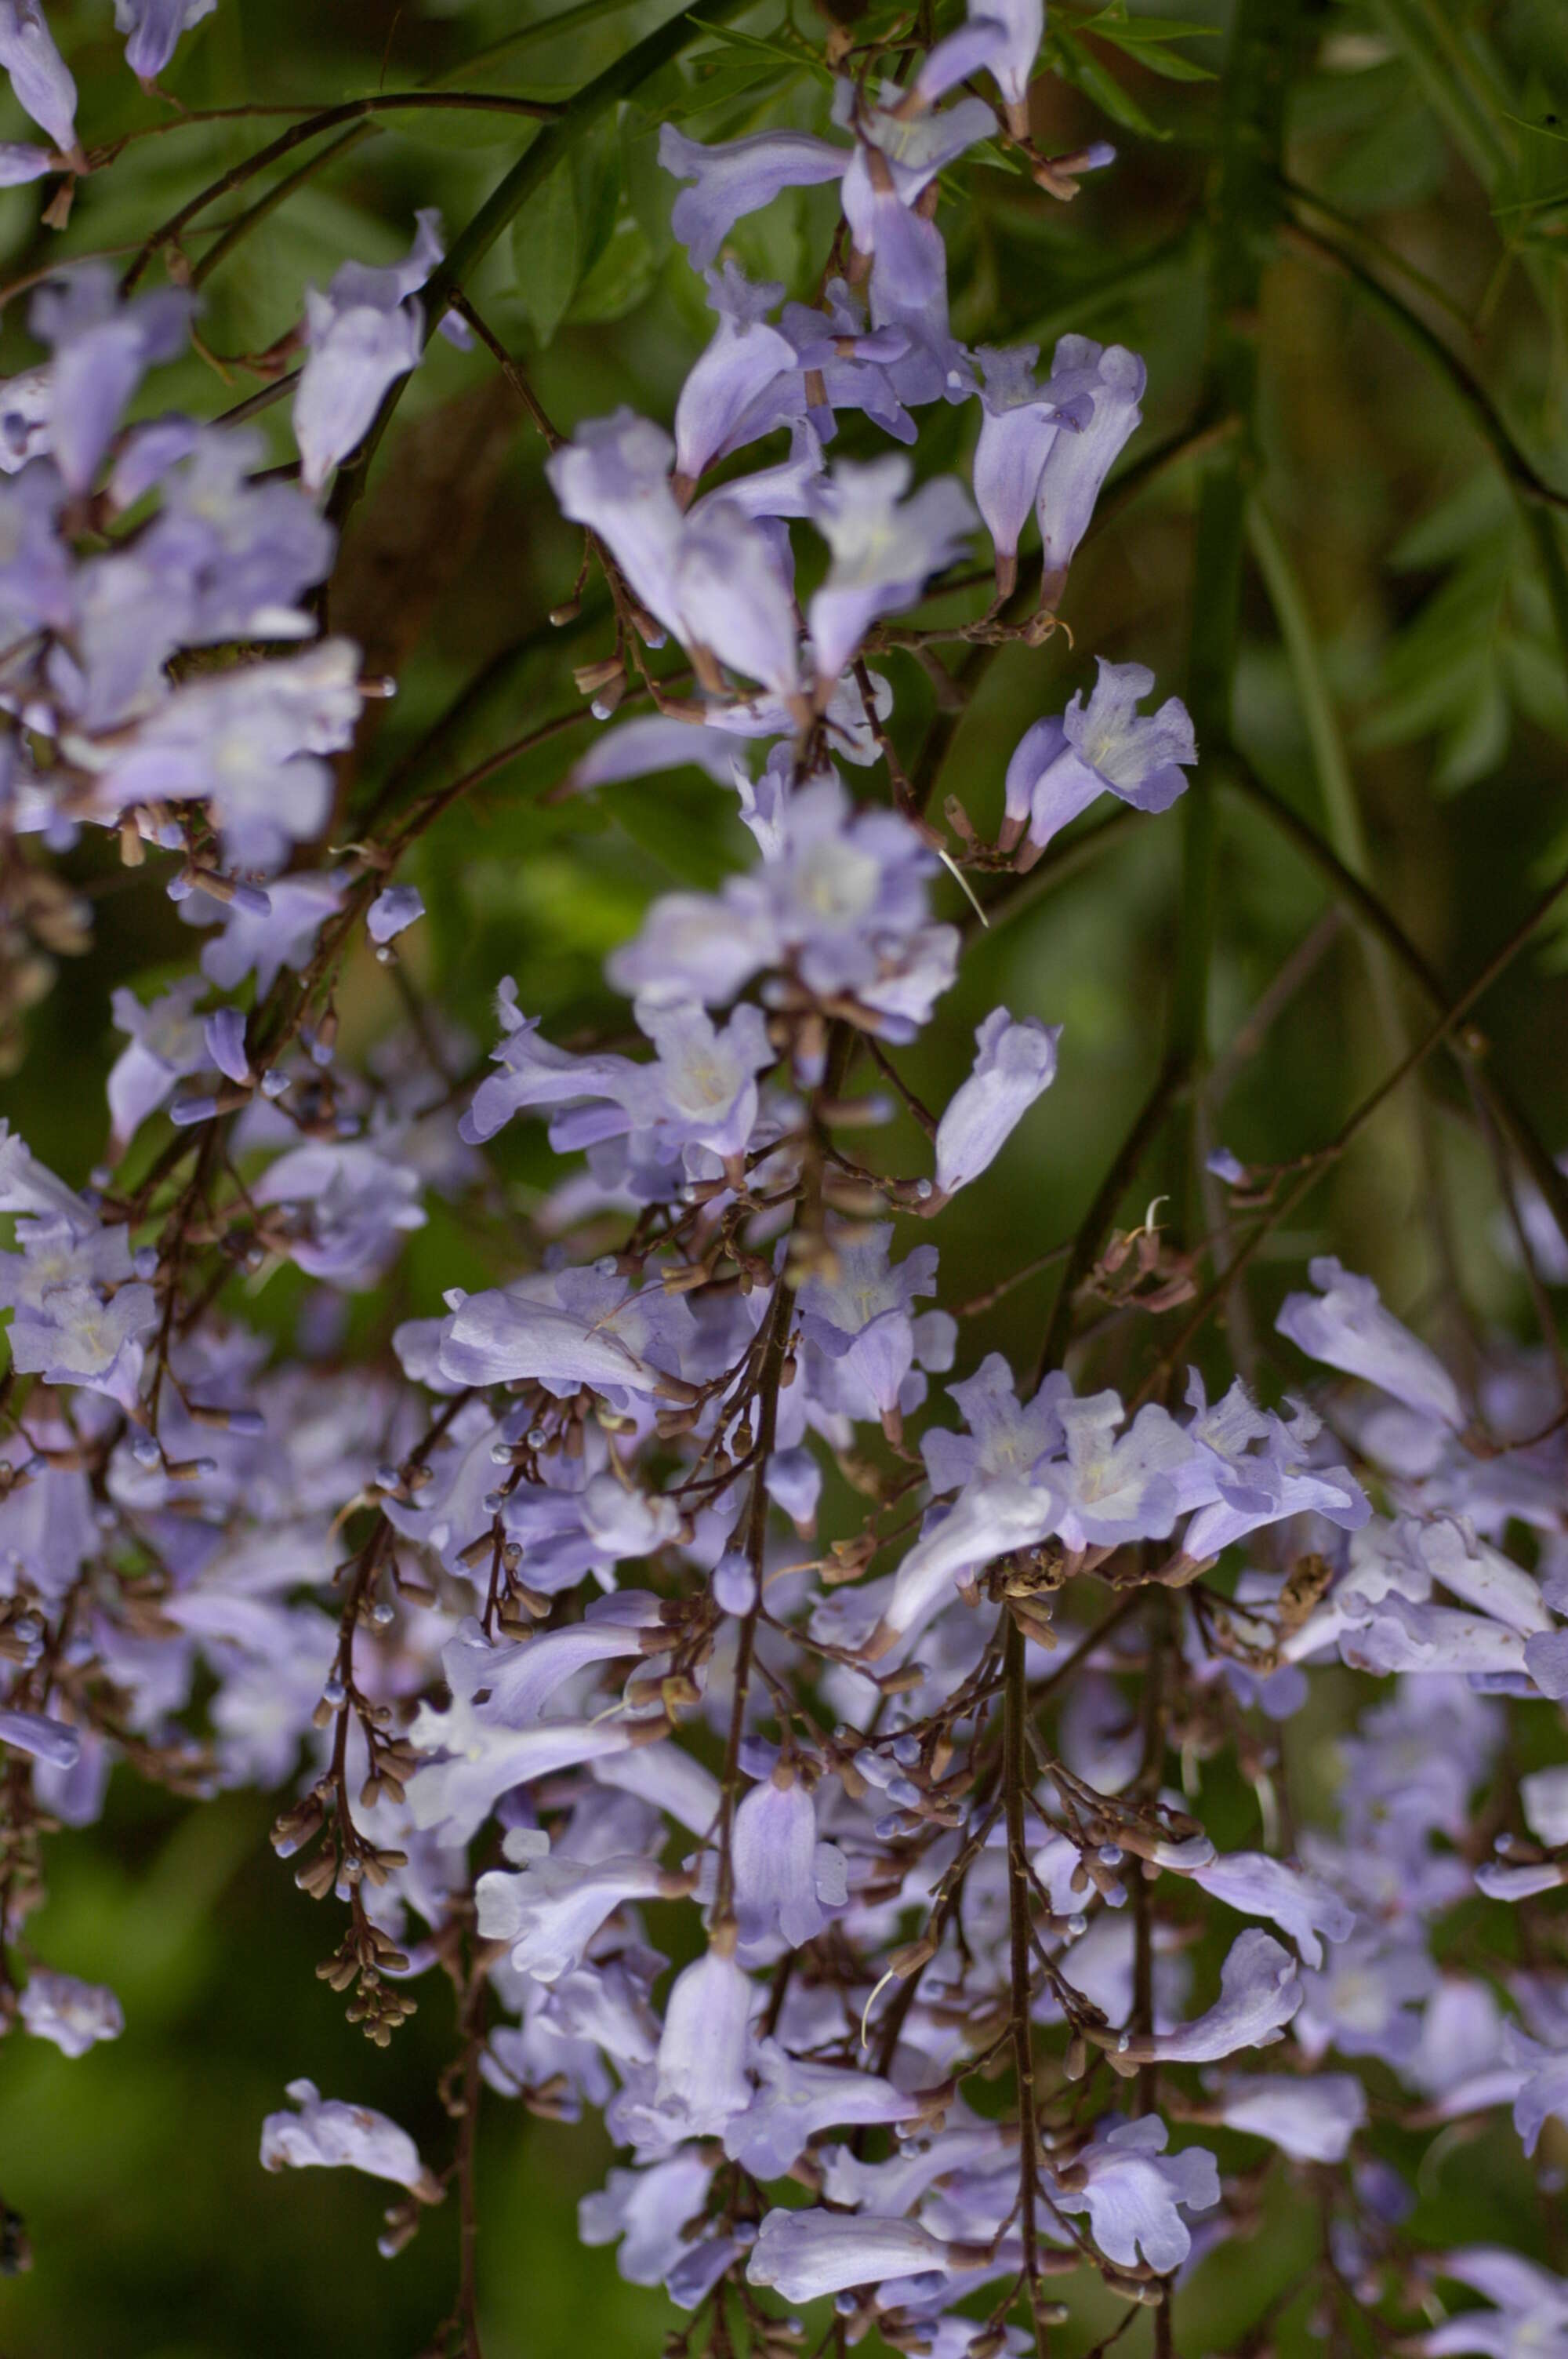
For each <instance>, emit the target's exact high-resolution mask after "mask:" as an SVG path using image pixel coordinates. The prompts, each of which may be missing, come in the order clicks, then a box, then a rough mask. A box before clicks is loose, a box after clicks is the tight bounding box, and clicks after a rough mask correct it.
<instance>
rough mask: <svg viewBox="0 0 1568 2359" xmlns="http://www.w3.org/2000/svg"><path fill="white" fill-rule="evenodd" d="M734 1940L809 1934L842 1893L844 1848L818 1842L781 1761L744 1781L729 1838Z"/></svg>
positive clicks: (808, 1803)
mask: <svg viewBox="0 0 1568 2359" xmlns="http://www.w3.org/2000/svg"><path fill="white" fill-rule="evenodd" d="M730 1850H731V1856H732V1859H733V1862H734V1872H735V1917H736V1922H737V1924H738V1925H739V1927H740V1932H741V1948H742V1949H743V1950H747V1951H750V1950H752V1949H755V1948H756V1947H757V1946H758V1945H759V1944H761V1943H764V1942H774V1941H779V1940H782V1941H784V1942H785V1943H786V1944H787V1945H788V1947H789V1948H790V1949H792V1950H797V1949H799V1947H800V1945H801V1943H802V1942H803V1941H812V1940H816V1936H817V1934H818V1933H820V1932H822V1931H823V1930H825V1928H826V1927H827V1924H828V1922H829V1919H830V1914H831V1913H832V1912H836V1911H837V1910H838V1909H841V1908H843V1907H844V1905H845V1903H846V1901H847V1899H848V1897H849V1895H848V1890H847V1886H846V1882H845V1875H846V1868H845V1861H844V1854H843V1853H842V1852H841V1851H840V1850H839V1849H838V1845H837V1844H836V1843H823V1842H821V1841H820V1840H819V1839H818V1836H817V1832H816V1806H815V1805H814V1803H813V1801H812V1799H811V1794H810V1790H809V1788H807V1786H806V1782H805V1780H804V1779H803V1778H802V1777H800V1776H799V1775H798V1774H797V1773H796V1772H795V1771H794V1770H785V1769H784V1767H782V1766H781V1767H777V1768H775V1769H774V1770H773V1775H772V1776H771V1777H764V1778H763V1779H762V1782H761V1783H760V1784H759V1785H755V1786H753V1787H752V1788H751V1789H750V1791H749V1792H748V1793H746V1794H745V1795H744V1796H743V1797H742V1798H741V1806H740V1808H739V1809H738V1810H737V1811H736V1813H735V1822H734V1827H733V1829H732V1831H731V1836H730Z"/></svg>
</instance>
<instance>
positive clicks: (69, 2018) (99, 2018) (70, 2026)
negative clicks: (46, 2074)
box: [16, 1966, 125, 2056]
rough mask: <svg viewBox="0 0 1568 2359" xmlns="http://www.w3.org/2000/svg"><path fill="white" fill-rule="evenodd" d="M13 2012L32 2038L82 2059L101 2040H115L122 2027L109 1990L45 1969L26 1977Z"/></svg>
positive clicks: (120, 2012) (116, 2003)
mask: <svg viewBox="0 0 1568 2359" xmlns="http://www.w3.org/2000/svg"><path fill="white" fill-rule="evenodd" d="M16 2012H17V2014H18V2015H19V2016H20V2017H21V2018H22V2022H23V2024H24V2025H25V2027H26V2028H27V2030H28V2031H30V2032H31V2033H32V2035H33V2038H35V2039H48V2040H49V2041H51V2042H52V2043H53V2045H54V2046H55V2047H56V2048H58V2049H59V2051H60V2053H61V2055H62V2056H85V2055H86V2053H87V2051H88V2049H90V2048H93V2047H96V2045H97V2043H98V2042H99V2041H100V2040H101V2039H118V2038H119V2037H120V2034H121V2033H122V2032H123V2031H124V2028H125V2017H124V2009H123V2008H122V2007H121V2005H120V2002H119V2000H118V1999H117V1998H116V1997H115V1995H114V1992H113V1991H112V1990H106V1989H105V1988H104V1986H103V1984H102V1983H83V1982H78V1980H77V1978H76V1976H75V1975H74V1974H57V1973H51V1972H50V1970H49V1968H48V1967H47V1966H35V1967H34V1969H33V1971H32V1973H30V1974H29V1975H28V1977H27V1984H26V1985H25V1987H24V1989H23V1992H22V1995H21V1997H20V1998H19V1999H18V2001H17V2003H16Z"/></svg>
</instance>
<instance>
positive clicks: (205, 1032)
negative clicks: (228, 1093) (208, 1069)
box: [201, 1007, 251, 1082]
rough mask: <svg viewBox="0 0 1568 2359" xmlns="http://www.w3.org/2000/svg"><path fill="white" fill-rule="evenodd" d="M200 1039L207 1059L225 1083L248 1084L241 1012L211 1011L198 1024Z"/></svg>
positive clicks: (216, 1009) (247, 1057) (229, 1008)
mask: <svg viewBox="0 0 1568 2359" xmlns="http://www.w3.org/2000/svg"><path fill="white" fill-rule="evenodd" d="M201 1037H202V1040H203V1043H204V1045H205V1047H206V1050H207V1054H208V1056H209V1057H210V1058H211V1060H212V1062H213V1064H215V1065H216V1066H217V1068H218V1071H220V1072H221V1073H222V1075H223V1078H224V1079H225V1081H230V1082H248V1081H249V1080H250V1078H251V1060H250V1058H249V1056H248V1055H247V1054H246V1050H245V1018H244V1011H243V1009H242V1008H238V1007H219V1008H215V1009H214V1010H213V1012H212V1014H211V1016H206V1017H204V1018H203V1020H202V1026H201Z"/></svg>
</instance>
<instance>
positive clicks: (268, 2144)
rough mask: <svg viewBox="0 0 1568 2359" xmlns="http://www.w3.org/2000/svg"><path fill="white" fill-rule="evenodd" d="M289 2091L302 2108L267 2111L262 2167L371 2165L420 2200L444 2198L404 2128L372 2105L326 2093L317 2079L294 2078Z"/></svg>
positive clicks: (371, 2170)
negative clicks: (290, 2110)
mask: <svg viewBox="0 0 1568 2359" xmlns="http://www.w3.org/2000/svg"><path fill="white" fill-rule="evenodd" d="M287 2095H288V2096H290V2097H291V2098H292V2099H293V2101H294V2103H295V2104H296V2105H297V2108H298V2111H297V2113H292V2114H268V2115H267V2117H266V2119H265V2122H264V2123H263V2124H262V2140H261V2160H262V2169H264V2170H284V2169H290V2170H306V2169H310V2168H311V2167H313V2166H315V2165H325V2166H327V2167H328V2168H330V2169H344V2168H346V2169H351V2170H363V2171H368V2172H369V2174H370V2176H371V2177H372V2178H373V2179H390V2180H393V2181H394V2182H395V2184H396V2185H397V2186H399V2187H406V2188H407V2190H408V2191H409V2193H410V2194H411V2195H416V2196H417V2197H418V2198H419V2200H420V2201H421V2202H422V2203H435V2202H438V2201H439V2200H440V2188H439V2185H438V2181H437V2180H435V2179H434V2178H433V2177H432V2176H431V2174H430V2172H429V2171H428V2170H427V2169H426V2168H425V2165H424V2164H423V2163H422V2162H421V2161H420V2159H419V2149H418V2147H416V2145H415V2143H414V2141H413V2139H412V2138H411V2137H410V2136H409V2135H408V2133H407V2131H406V2130H401V2129H399V2128H398V2126H397V2125H396V2123H395V2122H389V2121H388V2120H387V2118H386V2115H385V2114H378V2113H374V2112H373V2111H372V2109H371V2107H370V2106H369V2105H349V2104H343V2103H342V2102H341V2099H339V2098H336V2097H323V2096H322V2094H321V2093H320V2091H319V2089H318V2088H317V2086H316V2083H315V2082H314V2081H290V2082H289V2083H288V2088H287Z"/></svg>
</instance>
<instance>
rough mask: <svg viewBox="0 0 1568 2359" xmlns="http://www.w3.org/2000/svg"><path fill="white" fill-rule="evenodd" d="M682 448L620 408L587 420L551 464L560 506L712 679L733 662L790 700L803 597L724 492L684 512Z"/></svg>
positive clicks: (753, 522)
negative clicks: (678, 470)
mask: <svg viewBox="0 0 1568 2359" xmlns="http://www.w3.org/2000/svg"><path fill="white" fill-rule="evenodd" d="M674 456H675V445H674V444H673V443H672V442H671V440H670V438H669V436H668V435H667V434H666V433H665V431H664V429H663V428H662V427H658V426H654V425H652V424H650V422H649V421H648V420H647V419H642V418H638V417H636V416H635V415H634V414H633V412H632V411H631V410H630V409H618V410H617V411H616V412H615V413H614V415H613V417H611V418H600V419H590V420H589V422H588V423H587V424H585V425H583V426H580V427H579V429H578V431H577V433H576V435H575V436H574V438H573V440H571V441H570V442H567V443H563V444H562V445H561V447H560V448H559V449H558V450H557V451H554V452H553V453H552V455H551V457H550V458H549V460H548V461H547V462H546V470H545V472H546V474H547V475H548V477H549V480H550V484H551V487H552V488H553V490H554V492H555V495H556V497H557V500H558V501H559V503H560V506H561V510H562V513H563V514H564V515H566V516H570V517H571V518H572V519H573V520H574V521H575V522H576V523H579V524H584V525H587V526H588V527H589V530H590V531H592V532H595V533H597V534H599V535H600V538H602V539H603V540H604V542H605V543H606V545H607V547H608V548H609V549H610V551H611V555H612V556H613V557H614V559H615V561H616V563H617V564H618V565H619V566H620V568H621V570H622V572H623V573H624V575H625V577H626V580H627V582H628V583H629V585H630V587H631V589H632V591H633V594H634V595H635V596H636V598H637V599H638V600H639V602H640V603H642V604H643V606H644V607H645V608H646V609H647V611H648V613H649V614H650V615H651V616H652V617H653V618H654V621H655V622H657V623H660V624H662V625H664V627H665V629H666V630H668V631H671V632H673V633H674V634H675V636H676V637H677V638H678V639H679V640H680V641H681V643H682V645H683V646H684V647H687V649H688V650H689V651H690V652H691V655H692V657H693V660H694V662H695V663H696V664H697V668H698V670H699V672H703V671H704V670H705V669H706V672H707V673H708V675H710V677H709V678H708V685H710V686H712V687H714V688H718V687H720V686H721V685H722V683H721V681H720V680H719V678H718V676H717V673H716V672H715V671H714V663H715V662H717V663H727V664H730V665H731V666H732V667H733V668H734V669H736V670H737V671H741V672H744V673H746V674H747V675H748V677H750V678H751V679H759V680H761V681H762V684H763V686H764V687H766V688H770V689H772V690H773V692H774V693H775V695H779V696H781V697H786V698H787V697H789V696H791V695H793V694H794V692H795V679H796V672H797V669H798V658H797V654H796V637H797V634H796V629H795V603H794V598H793V595H792V593H791V591H790V588H789V586H788V584H787V582H785V581H784V577H783V576H782V575H781V573H780V571H779V568H778V564H777V561H776V559H775V556H774V553H773V544H772V542H771V541H770V539H769V538H768V533H767V529H766V527H765V526H764V525H763V524H762V523H761V522H759V521H758V519H756V518H755V517H752V516H748V515H747V514H746V513H745V511H744V509H743V508H742V507H741V506H740V505H739V504H738V502H737V501H736V500H734V499H732V498H730V497H729V496H728V495H725V494H719V495H715V496H714V498H712V499H710V500H705V501H703V502H702V503H701V504H700V506H699V507H698V508H697V509H694V510H693V512H692V514H691V515H690V516H683V515H682V513H681V509H680V505H679V502H678V501H677V499H676V494H675V490H674V488H673V486H672V483H671V479H670V463H671V461H672V460H673V458H674ZM710 659H711V660H710Z"/></svg>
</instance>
